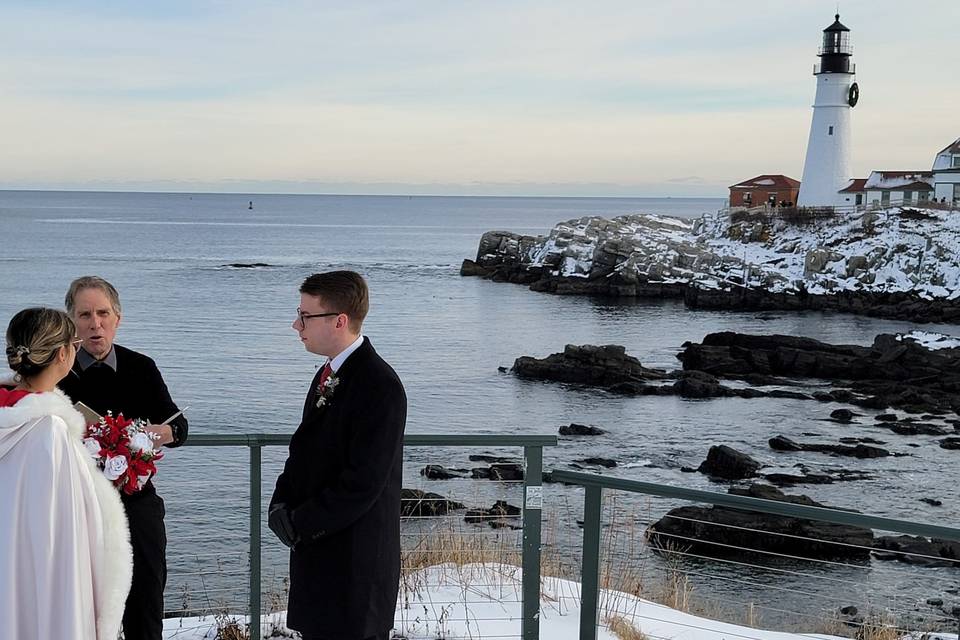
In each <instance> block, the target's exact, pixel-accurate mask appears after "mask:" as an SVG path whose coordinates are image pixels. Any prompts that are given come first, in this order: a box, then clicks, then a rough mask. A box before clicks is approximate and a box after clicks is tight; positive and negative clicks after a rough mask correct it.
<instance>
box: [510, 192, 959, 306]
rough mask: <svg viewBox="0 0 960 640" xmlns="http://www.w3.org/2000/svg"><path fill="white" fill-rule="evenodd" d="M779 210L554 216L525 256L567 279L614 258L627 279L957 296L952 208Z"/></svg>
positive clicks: (955, 227)
mask: <svg viewBox="0 0 960 640" xmlns="http://www.w3.org/2000/svg"><path fill="white" fill-rule="evenodd" d="M780 215H781V214H780V213H776V214H769V213H762V212H760V213H745V212H742V213H739V214H734V215H733V216H729V215H725V216H720V215H718V216H717V217H715V218H710V217H705V218H702V219H698V220H682V219H678V218H670V217H667V216H659V215H652V214H638V215H630V216H621V217H618V218H613V219H605V218H599V217H585V218H580V219H578V220H570V221H567V222H563V223H560V224H558V225H557V226H556V227H554V229H553V230H551V232H550V234H549V235H548V236H547V237H546V238H544V239H543V240H542V241H540V242H538V243H537V244H536V245H535V246H534V247H533V248H532V249H531V250H530V252H529V254H528V255H526V256H523V261H524V262H525V263H527V264H529V265H531V266H540V267H547V268H549V269H550V270H551V271H552V272H553V273H555V274H556V275H560V276H566V277H588V276H590V275H593V274H595V273H596V271H597V270H598V269H599V270H600V271H601V272H604V271H605V270H606V269H609V267H610V266H611V265H614V266H613V269H614V271H616V272H619V273H620V274H622V275H624V276H626V277H627V279H628V280H630V279H632V278H631V277H632V276H633V275H634V274H635V275H637V276H640V277H641V278H642V279H643V280H644V281H650V282H673V283H695V284H696V285H697V286H698V287H703V288H720V289H727V288H730V287H732V286H743V285H747V286H753V287H762V288H765V289H767V290H769V291H771V292H775V293H776V292H799V291H800V290H801V289H804V290H806V291H807V292H809V293H812V294H827V293H836V292H839V291H869V292H894V291H911V292H914V293H917V294H918V295H920V296H921V297H925V298H928V299H934V298H940V299H947V300H954V299H957V298H960V212H958V211H942V210H937V209H914V208H906V209H904V208H901V207H894V208H891V209H885V210H880V211H872V212H861V213H843V214H837V215H835V216H834V217H831V218H822V219H816V220H812V221H806V222H804V223H802V224H801V223H797V222H793V223H788V222H786V221H785V220H783V219H782V218H781V217H779V216H780Z"/></svg>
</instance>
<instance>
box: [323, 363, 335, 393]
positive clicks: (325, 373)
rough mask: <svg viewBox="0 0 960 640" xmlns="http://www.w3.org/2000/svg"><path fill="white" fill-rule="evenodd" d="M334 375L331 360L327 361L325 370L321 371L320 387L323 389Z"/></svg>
mask: <svg viewBox="0 0 960 640" xmlns="http://www.w3.org/2000/svg"><path fill="white" fill-rule="evenodd" d="M331 375H333V367H331V366H330V361H329V360H328V361H327V364H325V365H324V366H323V371H321V372H320V388H321V389H323V385H324V383H325V382H326V381H327V378H329V377H330V376H331Z"/></svg>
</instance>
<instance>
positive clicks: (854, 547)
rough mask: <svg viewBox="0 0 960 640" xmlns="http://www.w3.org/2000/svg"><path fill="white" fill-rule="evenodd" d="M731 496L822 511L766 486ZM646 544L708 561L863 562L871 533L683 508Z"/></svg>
mask: <svg viewBox="0 0 960 640" xmlns="http://www.w3.org/2000/svg"><path fill="white" fill-rule="evenodd" d="M729 493H732V494H737V495H746V496H750V497H754V498H762V499H765V500H777V501H781V502H792V503H794V504H802V505H807V506H814V507H824V506H825V505H823V504H820V503H818V502H815V501H814V500H811V499H810V498H808V497H807V496H803V495H800V496H791V495H786V494H784V493H783V492H781V491H779V490H778V489H776V488H774V487H771V486H767V485H758V484H755V485H751V486H750V487H749V488H747V489H740V488H731V489H730V490H729ZM647 538H648V540H649V541H650V543H651V544H652V545H654V546H655V547H656V548H659V549H663V550H666V551H671V550H675V549H683V550H687V551H688V552H689V553H695V554H699V555H706V556H711V557H741V558H742V557H750V556H752V555H756V554H758V553H765V554H770V553H778V554H788V555H791V556H799V557H804V558H866V557H868V555H869V553H870V551H869V550H870V547H871V546H872V544H873V531H871V530H870V529H865V528H863V527H854V526H848V525H840V524H831V523H827V522H818V521H814V520H807V519H804V518H792V517H786V516H776V515H769V514H764V513H759V512H754V511H743V510H740V509H730V508H727V507H716V506H714V507H697V506H687V507H680V508H677V509H671V510H670V511H669V512H668V513H667V514H666V515H665V516H664V517H663V518H661V519H660V520H658V521H657V522H655V523H654V524H652V525H651V526H650V527H649V529H648V530H647ZM764 557H769V555H765V556H764Z"/></svg>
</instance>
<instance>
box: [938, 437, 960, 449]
mask: <svg viewBox="0 0 960 640" xmlns="http://www.w3.org/2000/svg"><path fill="white" fill-rule="evenodd" d="M940 448H941V449H960V438H952V437H951V438H944V439H943V440H941V441H940Z"/></svg>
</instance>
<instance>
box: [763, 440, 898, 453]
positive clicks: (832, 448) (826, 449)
mask: <svg viewBox="0 0 960 640" xmlns="http://www.w3.org/2000/svg"><path fill="white" fill-rule="evenodd" d="M769 445H770V448H771V449H773V450H774V451H816V452H818V453H830V454H833V455H838V456H851V457H854V458H885V457H887V456H889V455H891V454H890V452H889V451H887V450H886V449H881V448H880V447H874V446H871V445H866V444H858V445H856V446H852V447H851V446H848V445H843V444H805V443H801V442H794V441H793V440H791V439H790V438H787V437H786V436H776V437H774V438H770V440H769Z"/></svg>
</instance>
